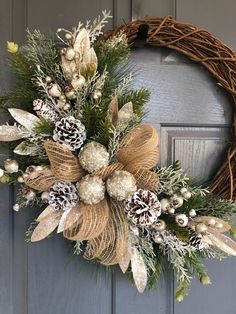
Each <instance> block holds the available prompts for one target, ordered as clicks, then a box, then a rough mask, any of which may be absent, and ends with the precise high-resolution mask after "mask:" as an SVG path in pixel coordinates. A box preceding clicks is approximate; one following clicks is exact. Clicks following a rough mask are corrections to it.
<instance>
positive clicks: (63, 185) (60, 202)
mask: <svg viewBox="0 0 236 314" xmlns="http://www.w3.org/2000/svg"><path fill="white" fill-rule="evenodd" d="M78 200H79V196H78V193H77V189H76V187H75V185H74V184H72V183H70V182H65V181H59V182H56V183H55V184H54V185H53V186H52V187H51V189H50V191H49V195H48V203H49V205H51V206H52V207H54V208H55V209H57V210H69V209H71V208H72V207H74V206H75V205H76V204H77V202H78Z"/></svg>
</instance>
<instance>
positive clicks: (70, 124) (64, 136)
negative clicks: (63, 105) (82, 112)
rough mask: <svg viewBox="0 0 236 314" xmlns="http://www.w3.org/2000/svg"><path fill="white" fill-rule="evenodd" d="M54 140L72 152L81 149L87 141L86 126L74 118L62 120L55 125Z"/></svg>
mask: <svg viewBox="0 0 236 314" xmlns="http://www.w3.org/2000/svg"><path fill="white" fill-rule="evenodd" d="M53 139H54V141H57V142H59V143H62V144H66V145H67V146H68V148H69V149H70V150H76V149H79V148H80V147H81V146H82V145H83V143H84V141H85V140H86V131H85V126H84V125H83V124H82V123H81V122H80V120H78V119H75V118H74V117H72V116H69V117H65V118H62V119H61V120H60V121H58V122H56V124H55V129H54V134H53Z"/></svg>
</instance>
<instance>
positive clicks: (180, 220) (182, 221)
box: [175, 214, 188, 227]
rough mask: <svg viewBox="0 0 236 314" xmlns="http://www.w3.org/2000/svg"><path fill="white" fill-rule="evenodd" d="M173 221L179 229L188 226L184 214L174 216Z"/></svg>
mask: <svg viewBox="0 0 236 314" xmlns="http://www.w3.org/2000/svg"><path fill="white" fill-rule="evenodd" d="M175 221H176V223H177V225H178V226H180V227H186V226H187V225H188V217H187V216H186V215H185V214H178V215H176V216H175Z"/></svg>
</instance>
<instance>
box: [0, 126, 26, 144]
mask: <svg viewBox="0 0 236 314" xmlns="http://www.w3.org/2000/svg"><path fill="white" fill-rule="evenodd" d="M23 137H24V133H23V132H21V131H20V130H19V128H18V127H17V126H14V125H0V141H2V142H10V141H17V140H20V139H22V138H23Z"/></svg>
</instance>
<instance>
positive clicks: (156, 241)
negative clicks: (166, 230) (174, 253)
mask: <svg viewBox="0 0 236 314" xmlns="http://www.w3.org/2000/svg"><path fill="white" fill-rule="evenodd" d="M153 240H154V242H155V243H157V244H160V243H161V242H162V241H163V238H162V236H160V235H156V236H155V237H154V239H153Z"/></svg>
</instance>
